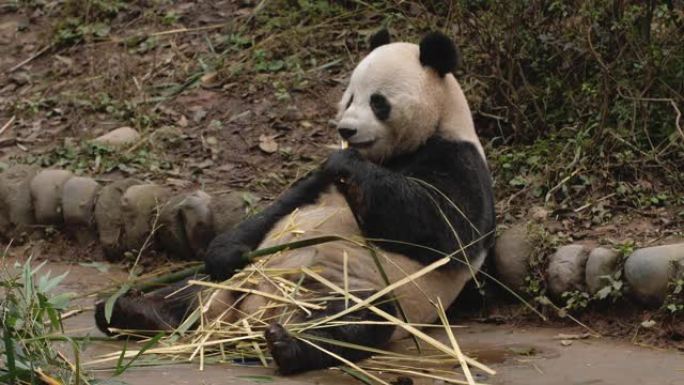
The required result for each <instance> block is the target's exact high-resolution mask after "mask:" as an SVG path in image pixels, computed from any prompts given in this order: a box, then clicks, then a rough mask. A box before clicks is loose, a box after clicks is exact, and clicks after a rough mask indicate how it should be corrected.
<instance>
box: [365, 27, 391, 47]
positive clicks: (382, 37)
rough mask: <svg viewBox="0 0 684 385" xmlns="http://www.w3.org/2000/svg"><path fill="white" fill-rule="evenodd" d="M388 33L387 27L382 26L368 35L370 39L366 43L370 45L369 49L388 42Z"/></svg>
mask: <svg viewBox="0 0 684 385" xmlns="http://www.w3.org/2000/svg"><path fill="white" fill-rule="evenodd" d="M390 40H391V38H390V33H389V31H388V30H387V28H383V29H381V30H379V31H378V32H376V33H374V34H373V36H371V37H370V40H369V41H368V45H369V46H370V50H371V51H372V50H374V49H376V48H378V47H380V46H381V45H385V44H389V43H390Z"/></svg>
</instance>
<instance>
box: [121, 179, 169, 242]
mask: <svg viewBox="0 0 684 385" xmlns="http://www.w3.org/2000/svg"><path fill="white" fill-rule="evenodd" d="M169 195H170V191H169V190H168V189H167V188H166V187H164V186H160V185H156V184H141V185H135V186H131V187H129V188H128V190H126V192H125V193H124V194H123V196H122V197H121V213H122V216H123V222H124V223H125V224H126V226H125V227H124V244H125V246H126V248H127V250H138V251H140V250H141V248H142V247H143V246H144V244H145V242H146V241H147V239H148V238H149V236H150V232H151V231H152V224H153V223H154V222H155V216H156V215H157V213H158V212H159V210H160V209H161V207H163V205H164V204H165V203H166V200H167V199H168V198H169Z"/></svg>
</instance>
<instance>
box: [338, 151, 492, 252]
mask: <svg viewBox="0 0 684 385" xmlns="http://www.w3.org/2000/svg"><path fill="white" fill-rule="evenodd" d="M471 147H472V148H471ZM345 151H346V152H345ZM402 163H403V164H404V165H402ZM325 167H326V169H327V170H328V172H329V173H331V174H333V175H334V176H335V180H336V185H337V188H338V189H339V190H340V192H341V193H342V194H344V196H345V198H346V200H347V203H348V204H349V206H350V207H351V209H352V211H353V212H354V215H355V217H356V220H357V222H358V224H359V227H360V228H361V230H362V232H363V234H364V236H366V237H367V238H371V239H373V238H375V239H384V240H387V241H384V242H383V241H374V243H375V244H377V245H378V246H380V247H382V248H383V249H385V250H387V251H393V252H397V253H401V254H405V255H408V256H410V257H411V258H414V259H417V260H419V261H421V262H422V263H430V262H432V261H434V260H436V259H437V258H440V257H441V256H442V254H440V253H439V252H435V251H431V250H430V249H427V248H431V249H435V250H438V251H440V252H443V253H453V252H456V251H458V250H459V249H460V248H461V247H466V246H467V247H468V248H467V249H466V250H465V252H466V256H467V257H468V258H471V257H473V256H474V254H476V253H478V252H480V251H481V250H482V249H483V248H487V247H488V244H489V243H490V242H491V239H493V238H492V236H491V234H489V235H487V234H488V233H490V232H492V231H493V229H494V211H493V197H492V195H493V194H492V190H491V180H490V178H489V172H488V170H487V168H486V165H485V163H484V162H483V161H482V158H481V156H480V155H479V153H478V152H477V150H476V149H475V148H474V147H473V146H472V145H468V146H459V145H457V144H453V143H450V142H440V141H436V142H430V143H428V144H427V145H426V146H425V147H424V149H422V150H419V152H418V153H416V154H412V155H411V156H410V159H405V161H402V160H399V161H398V162H396V163H394V164H389V165H384V166H380V165H377V164H374V163H372V162H369V161H367V160H364V159H363V158H361V157H360V156H359V155H358V153H355V151H354V150H344V151H341V152H338V153H336V154H334V155H333V156H332V157H331V159H330V160H329V161H328V163H327V164H326V166H325ZM419 180H420V181H419ZM421 181H422V182H421ZM447 197H448V199H447ZM392 241H395V242H392ZM397 241H398V242H397ZM409 244H414V245H420V246H422V247H418V246H411V245H409ZM426 247H427V248H426ZM455 256H456V257H457V258H462V257H463V254H460V253H458V254H456V255H455Z"/></svg>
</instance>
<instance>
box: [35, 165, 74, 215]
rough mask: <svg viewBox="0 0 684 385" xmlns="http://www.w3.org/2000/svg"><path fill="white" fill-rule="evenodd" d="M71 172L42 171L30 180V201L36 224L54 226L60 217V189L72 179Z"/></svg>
mask: <svg viewBox="0 0 684 385" xmlns="http://www.w3.org/2000/svg"><path fill="white" fill-rule="evenodd" d="M73 176H74V175H73V174H72V173H71V171H66V170H43V171H40V172H39V173H38V174H36V176H35V177H33V179H32V180H31V201H32V202H33V213H34V215H35V218H36V223H38V224H41V225H55V224H60V223H62V222H63V221H64V218H63V217H62V188H63V187H64V184H65V183H66V182H67V181H68V180H69V179H71V178H72V177H73Z"/></svg>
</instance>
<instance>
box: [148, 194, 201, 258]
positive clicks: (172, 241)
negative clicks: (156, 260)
mask: <svg viewBox="0 0 684 385" xmlns="http://www.w3.org/2000/svg"><path fill="white" fill-rule="evenodd" d="M186 199H188V194H180V195H176V196H174V197H172V198H171V199H169V200H168V202H166V203H165V204H164V206H163V207H162V208H161V211H160V212H159V229H158V230H157V234H156V239H157V243H158V244H159V246H161V248H162V249H163V250H164V251H166V252H167V253H168V254H169V255H170V256H172V257H174V258H179V259H189V258H191V257H192V256H193V255H194V253H193V251H192V249H191V248H190V245H189V244H188V239H187V236H186V235H185V224H184V221H183V218H182V217H181V204H182V203H183V201H185V200H186Z"/></svg>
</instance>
